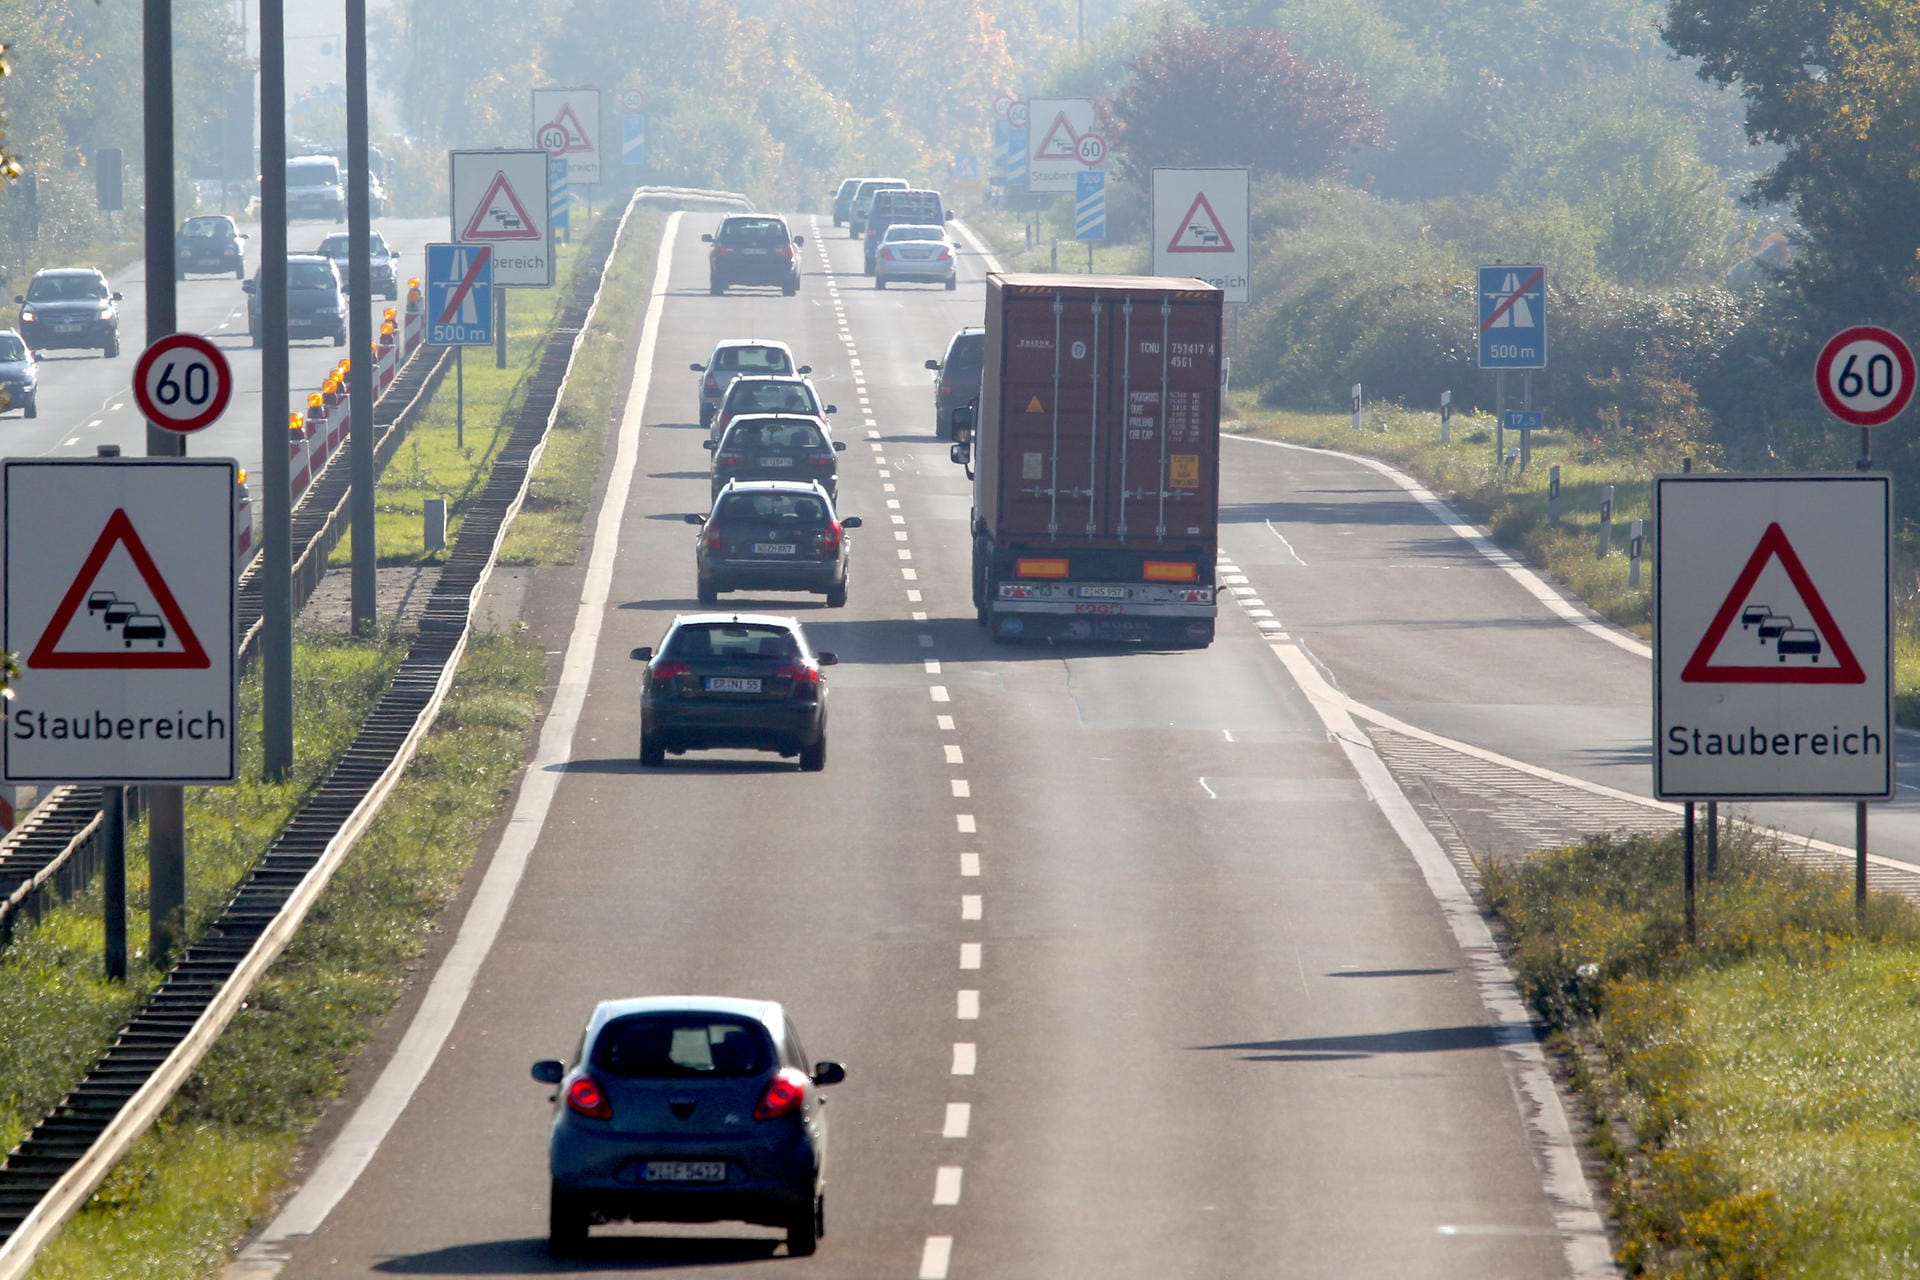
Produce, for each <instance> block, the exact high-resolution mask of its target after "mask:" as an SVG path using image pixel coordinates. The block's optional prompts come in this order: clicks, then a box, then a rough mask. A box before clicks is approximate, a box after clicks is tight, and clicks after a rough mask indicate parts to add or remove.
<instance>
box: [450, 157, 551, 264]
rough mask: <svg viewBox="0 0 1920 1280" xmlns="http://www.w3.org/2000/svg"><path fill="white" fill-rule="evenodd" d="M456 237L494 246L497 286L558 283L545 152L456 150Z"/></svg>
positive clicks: (452, 185) (452, 183) (453, 176)
mask: <svg viewBox="0 0 1920 1280" xmlns="http://www.w3.org/2000/svg"><path fill="white" fill-rule="evenodd" d="M448 163H449V165H450V166H451V172H450V182H449V189H450V193H451V197H452V198H451V201H450V209H449V213H450V214H451V217H450V219H449V221H450V223H451V229H452V236H451V237H450V238H451V239H453V240H455V241H458V242H460V243H462V244H474V245H479V244H490V245H492V246H493V259H492V262H493V283H494V285H495V287H497V288H515V287H522V288H544V287H546V286H548V285H551V284H552V283H553V270H554V254H553V226H552V223H551V221H550V217H549V214H550V211H551V209H552V207H553V206H552V197H551V195H550V193H549V190H548V181H549V178H550V175H551V169H552V161H551V159H550V158H549V157H548V155H547V153H546V152H544V151H533V150H521V151H453V152H449V153H448Z"/></svg>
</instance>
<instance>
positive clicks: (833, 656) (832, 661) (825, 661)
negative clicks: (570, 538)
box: [813, 649, 840, 667]
mask: <svg viewBox="0 0 1920 1280" xmlns="http://www.w3.org/2000/svg"><path fill="white" fill-rule="evenodd" d="M813 660H814V661H815V662H817V663H819V664H820V665H821V666H823V667H837V666H839V665H840V655H839V654H837V653H835V652H833V650H831V649H822V650H821V651H820V652H819V653H816V654H814V655H813Z"/></svg>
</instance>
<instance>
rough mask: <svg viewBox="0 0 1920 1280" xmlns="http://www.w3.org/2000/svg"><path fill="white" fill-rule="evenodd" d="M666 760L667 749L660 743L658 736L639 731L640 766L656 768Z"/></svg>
mask: <svg viewBox="0 0 1920 1280" xmlns="http://www.w3.org/2000/svg"><path fill="white" fill-rule="evenodd" d="M666 762H667V749H666V748H665V747H663V746H661V745H660V740H659V739H658V738H656V737H654V736H653V735H652V734H650V733H647V732H646V731H645V730H642V731H641V733H640V767H641V768H642V769H658V768H659V767H660V766H661V765H663V764H665V763H666Z"/></svg>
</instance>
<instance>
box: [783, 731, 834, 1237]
mask: <svg viewBox="0 0 1920 1280" xmlns="http://www.w3.org/2000/svg"><path fill="white" fill-rule="evenodd" d="M826 767H827V733H826V730H824V729H822V730H821V731H820V740H819V741H818V742H813V743H809V744H808V745H807V746H804V747H802V748H800V768H801V769H802V770H804V771H806V772H807V773H818V772H820V771H821V770H822V769H824V768H826ZM807 1221H808V1222H809V1223H811V1222H812V1221H813V1215H812V1214H808V1215H807ZM788 1239H789V1241H791V1239H792V1237H791V1236H789V1237H788ZM789 1248H791V1244H789ZM807 1252H808V1253H812V1252H813V1240H812V1238H811V1236H809V1238H808V1240H807Z"/></svg>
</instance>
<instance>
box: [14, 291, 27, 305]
mask: <svg viewBox="0 0 1920 1280" xmlns="http://www.w3.org/2000/svg"><path fill="white" fill-rule="evenodd" d="M13 300H14V301H15V302H17V303H19V304H20V305H21V306H23V307H24V306H26V305H27V295H26V294H24V293H16V294H14V295H13Z"/></svg>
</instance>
